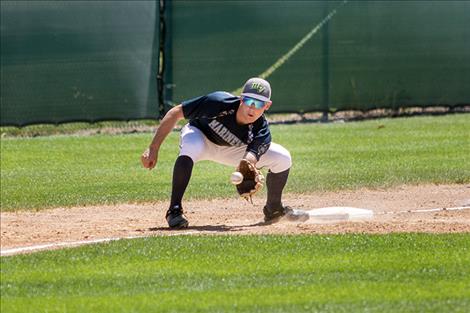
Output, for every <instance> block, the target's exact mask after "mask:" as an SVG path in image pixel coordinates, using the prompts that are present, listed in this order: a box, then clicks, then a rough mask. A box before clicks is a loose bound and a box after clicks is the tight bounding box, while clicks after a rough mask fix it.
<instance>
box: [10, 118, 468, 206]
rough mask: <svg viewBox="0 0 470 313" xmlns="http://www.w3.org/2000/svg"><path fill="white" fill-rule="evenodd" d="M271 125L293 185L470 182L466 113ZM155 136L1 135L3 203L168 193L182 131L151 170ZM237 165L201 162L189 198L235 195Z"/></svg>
mask: <svg viewBox="0 0 470 313" xmlns="http://www.w3.org/2000/svg"><path fill="white" fill-rule="evenodd" d="M271 128H272V133H273V138H274V141H275V142H277V143H280V144H282V145H284V146H285V147H286V148H287V149H289V150H290V152H291V154H292V157H293V162H294V164H293V168H292V171H291V176H290V179H289V182H288V184H287V187H286V188H287V189H286V190H287V192H301V193H309V192H314V191H318V190H340V189H354V188H360V187H373V188H374V187H390V186H394V185H399V184H419V183H458V184H463V183H469V182H470V162H468V155H470V144H469V143H470V140H469V135H468V134H469V133H470V115H469V114H460V115H448V116H440V117H419V118H399V119H381V120H373V121H366V122H354V123H343V124H340V123H334V124H296V125H273V126H272V127H271ZM151 138H152V134H150V133H145V134H127V135H96V136H50V137H37V138H4V139H2V141H1V207H2V210H3V211H6V210H15V209H31V208H35V209H42V208H47V207H57V206H77V205H90V204H111V203H122V202H143V201H155V200H166V199H168V198H169V194H170V190H171V185H170V184H171V176H172V171H173V163H174V160H175V159H176V157H177V155H178V141H179V134H178V133H177V132H173V133H172V134H170V136H169V137H168V138H167V140H166V141H165V143H164V144H163V146H162V148H161V151H160V155H159V163H158V165H157V168H156V169H154V170H153V171H148V170H145V169H143V168H142V167H141V165H140V154H141V153H142V151H143V150H144V149H145V148H146V147H147V146H148V144H149V142H150V141H151ZM232 170H233V169H232V168H229V167H226V166H222V165H218V164H215V163H212V162H207V161H203V162H201V163H198V164H197V165H196V166H195V168H194V171H193V177H192V179H191V183H190V186H189V188H188V190H187V193H186V198H187V199H190V198H214V197H232V196H233V197H235V192H234V191H233V186H232V185H230V184H229V183H228V178H229V175H230V173H231V172H232ZM264 192H265V191H264Z"/></svg>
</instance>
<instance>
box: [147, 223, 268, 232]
mask: <svg viewBox="0 0 470 313" xmlns="http://www.w3.org/2000/svg"><path fill="white" fill-rule="evenodd" d="M265 225H268V224H266V223H264V222H258V223H255V224H248V225H200V226H189V227H188V228H182V229H174V228H169V227H151V228H149V229H148V230H149V231H165V232H174V231H188V230H195V231H201V232H229V231H233V232H236V231H242V230H244V229H246V228H249V227H258V226H265Z"/></svg>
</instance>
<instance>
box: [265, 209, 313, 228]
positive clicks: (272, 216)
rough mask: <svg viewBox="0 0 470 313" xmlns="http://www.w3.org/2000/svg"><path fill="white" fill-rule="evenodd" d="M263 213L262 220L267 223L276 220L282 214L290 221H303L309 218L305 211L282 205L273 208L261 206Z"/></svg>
mask: <svg viewBox="0 0 470 313" xmlns="http://www.w3.org/2000/svg"><path fill="white" fill-rule="evenodd" d="M263 213H264V222H265V223H269V224H272V223H276V222H278V221H279V220H280V219H281V218H282V217H284V216H286V217H287V219H288V220H289V221H291V222H305V221H306V220H308V219H309V215H308V213H307V212H305V211H302V210H296V209H292V208H291V207H289V206H282V205H281V206H278V207H274V208H271V207H268V206H266V205H265V206H264V208H263Z"/></svg>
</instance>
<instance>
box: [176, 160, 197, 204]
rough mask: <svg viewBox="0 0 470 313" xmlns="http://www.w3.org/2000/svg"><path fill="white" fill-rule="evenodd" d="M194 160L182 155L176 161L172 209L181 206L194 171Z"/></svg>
mask: <svg viewBox="0 0 470 313" xmlns="http://www.w3.org/2000/svg"><path fill="white" fill-rule="evenodd" d="M193 165H194V162H193V160H192V159H191V158H190V157H188V156H186V155H181V156H179V157H178V158H177V159H176V162H175V167H174V168H173V185H172V189H171V202H170V208H173V207H174V206H176V205H179V206H180V207H182V206H181V201H182V200H183V195H184V192H185V191H186V187H187V186H188V183H189V179H190V178H191V173H192V171H193Z"/></svg>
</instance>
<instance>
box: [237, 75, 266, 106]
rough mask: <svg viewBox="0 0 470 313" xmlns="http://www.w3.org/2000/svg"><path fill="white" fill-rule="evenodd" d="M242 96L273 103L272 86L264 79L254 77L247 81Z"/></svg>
mask: <svg viewBox="0 0 470 313" xmlns="http://www.w3.org/2000/svg"><path fill="white" fill-rule="evenodd" d="M241 95H242V96H246V97H250V98H254V99H258V100H261V101H264V102H267V101H271V100H270V99H271V85H269V83H268V82H267V81H265V80H264V79H262V78H258V77H253V78H250V79H248V80H247V81H246V83H245V85H244V86H243V90H242V93H241Z"/></svg>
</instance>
